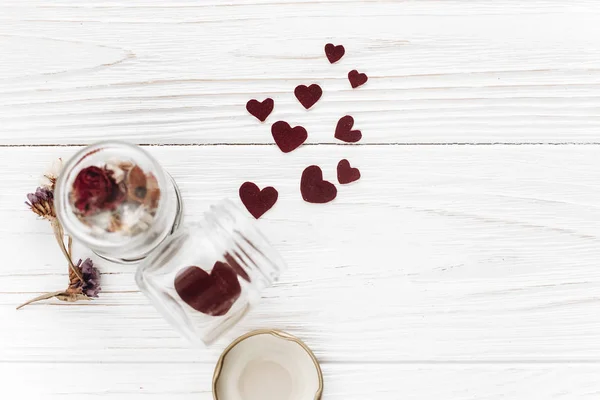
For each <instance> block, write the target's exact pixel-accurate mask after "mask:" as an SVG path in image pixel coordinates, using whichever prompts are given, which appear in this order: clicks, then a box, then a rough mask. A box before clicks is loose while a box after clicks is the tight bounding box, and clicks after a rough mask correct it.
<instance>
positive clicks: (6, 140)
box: [0, 0, 600, 144]
mask: <svg viewBox="0 0 600 400" xmlns="http://www.w3.org/2000/svg"><path fill="white" fill-rule="evenodd" d="M3 3H4V4H5V5H3V8H2V15H0V52H1V53H2V63H1V64H2V65H0V144H58V143H62V144H65V143H75V144H84V143H89V142H91V141H96V140H99V139H105V138H121V139H130V140H133V141H136V142H138V143H271V142H272V138H271V135H270V132H269V124H265V125H261V124H259V123H257V121H255V120H254V119H253V118H252V117H250V116H249V115H247V113H246V111H245V110H244V104H245V103H246V101H247V100H248V99H250V98H264V97H266V96H272V97H273V98H275V100H276V107H275V111H274V113H273V115H272V116H271V118H270V119H269V122H274V121H276V120H277V119H283V120H287V121H289V122H290V123H292V124H301V125H304V126H305V127H306V128H307V129H308V131H309V134H310V135H309V136H310V137H309V142H310V143H333V142H335V139H334V138H333V131H334V127H335V124H336V122H337V120H338V119H339V118H340V117H342V116H343V115H345V114H351V115H353V116H354V117H355V119H356V126H357V128H358V129H361V130H362V131H363V133H364V139H363V142H362V143H455V142H461V143H462V142H464V143H494V142H509V143H537V142H541V143H561V142H588V143H589V142H594V143H595V142H598V141H599V140H598V133H597V132H598V131H599V128H600V117H599V116H598V112H597V110H598V108H599V107H600V95H599V94H600V69H599V68H598V58H597V49H598V48H599V46H600V25H598V24H597V23H596V22H597V20H598V18H599V16H600V3H598V2H596V1H589V0H588V1H585V0H576V1H570V2H563V1H536V2H529V3H526V4H523V3H521V2H514V1H509V0H504V1H495V0H494V1H491V0H488V1H481V2H476V3H474V2H471V1H465V0H463V1H452V2H430V1H412V2H397V1H376V2H374V1H369V2H356V1H328V2H314V1H308V2H307V1H300V2H299V1H289V2H287V1H286V2H276V3H274V2H268V1H244V2H228V3H225V4H222V2H210V3H205V2H193V1H179V2H177V3H172V2H169V3H168V4H167V3H164V2H155V1H135V2H131V1H128V2H125V3H121V2H107V1H98V0H96V1H87V2H85V4H83V3H81V2H79V1H64V2H61V3H58V4H54V3H53V4H47V2H39V1H5V2H3ZM307 21H310V22H307ZM329 41H332V42H336V43H342V44H344V45H346V48H347V55H346V56H345V57H344V58H343V59H342V61H341V62H340V63H338V64H335V65H330V64H329V63H328V62H327V60H326V59H325V57H324V56H323V45H324V44H325V43H327V42H329ZM355 68H356V69H359V70H361V71H365V72H367V73H368V75H369V76H370V80H369V82H368V84H367V85H365V86H364V87H362V88H360V89H358V90H352V89H351V88H350V86H349V84H348V81H347V79H346V74H347V72H348V71H349V70H351V69H355ZM313 82H317V83H319V84H321V85H322V86H323V88H324V91H325V92H324V93H325V94H324V96H323V98H322V100H321V101H320V102H319V103H317V105H316V106H315V107H314V109H312V110H311V111H310V112H306V111H305V110H304V109H303V108H302V107H301V106H300V105H299V104H298V102H297V101H296V99H295V98H294V97H293V94H292V92H293V88H294V87H295V86H296V85H298V84H309V83H313Z"/></svg>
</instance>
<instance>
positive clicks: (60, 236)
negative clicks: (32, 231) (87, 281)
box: [52, 219, 83, 282]
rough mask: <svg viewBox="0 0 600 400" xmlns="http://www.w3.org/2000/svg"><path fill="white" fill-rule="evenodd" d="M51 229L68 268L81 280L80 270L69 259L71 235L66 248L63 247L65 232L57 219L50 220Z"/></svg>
mask: <svg viewBox="0 0 600 400" xmlns="http://www.w3.org/2000/svg"><path fill="white" fill-rule="evenodd" d="M52 230H54V237H56V241H57V242H58V247H60V249H61V250H62V252H63V254H64V255H65V258H66V259H67V262H68V263H69V268H71V271H73V273H74V274H75V275H76V276H77V278H79V280H80V281H81V282H83V275H81V272H80V271H79V269H78V268H77V267H76V266H75V264H73V260H72V259H71V247H72V239H71V237H70V236H69V241H70V243H69V250H67V248H66V247H65V241H64V236H65V232H64V230H63V228H62V225H61V224H60V222H58V220H57V219H55V220H53V221H52Z"/></svg>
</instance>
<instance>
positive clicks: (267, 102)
mask: <svg viewBox="0 0 600 400" xmlns="http://www.w3.org/2000/svg"><path fill="white" fill-rule="evenodd" d="M274 105H275V102H274V101H273V99H271V98H266V99H264V100H263V101H262V102H260V101H258V100H255V99H252V100H248V102H247V103H246V110H248V112H249V113H250V114H252V115H254V116H255V117H256V118H257V119H258V120H259V121H261V122H265V120H266V119H267V117H268V116H269V114H271V111H273V106H274Z"/></svg>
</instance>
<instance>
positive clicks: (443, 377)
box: [0, 363, 600, 400]
mask: <svg viewBox="0 0 600 400" xmlns="http://www.w3.org/2000/svg"><path fill="white" fill-rule="evenodd" d="M0 372H3V375H4V374H5V373H7V372H8V373H9V374H10V376H12V377H15V379H11V380H3V388H4V389H5V390H6V389H8V391H9V393H15V394H18V395H19V398H23V399H44V400H64V399H67V400H69V399H81V398H109V399H112V398H114V399H128V400H129V399H131V400H143V399H148V398H150V399H174V400H212V394H211V391H210V387H211V380H212V372H213V366H212V365H208V364H190V363H185V364H170V363H164V364H157V365H148V364H95V363H91V364H90V363H83V364H80V363H49V364H0ZM323 373H324V378H325V395H324V396H323V398H324V399H331V400H360V399H365V398H366V399H372V400H390V399H408V400H422V399H435V398H440V399H461V400H481V399H486V400H504V399H514V400H532V399H533V400H563V399H577V400H596V399H597V398H598V395H600V392H599V391H598V374H599V373H600V368H599V367H598V366H597V365H585V364H584V365H581V364H575V365H554V364H550V365H544V364H542V365H535V364H534V365H518V366H507V365H487V364H484V365H427V364H425V365H365V366H361V365H354V364H350V365H345V364H334V365H330V364H326V365H324V366H323ZM40 378H42V381H43V382H44V385H35V384H32V381H35V382H36V383H37V382H39V381H40Z"/></svg>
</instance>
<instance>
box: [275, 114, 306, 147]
mask: <svg viewBox="0 0 600 400" xmlns="http://www.w3.org/2000/svg"><path fill="white" fill-rule="evenodd" d="M271 134H272V135H273V139H275V143H277V146H279V148H280V149H281V151H283V152H284V153H289V152H290V151H292V150H294V149H296V148H298V146H300V145H301V144H302V143H304V141H305V140H306V139H307V138H308V133H307V132H306V129H304V128H303V127H301V126H295V127H293V128H292V127H291V126H290V124H288V123H287V122H285V121H277V122H275V123H274V124H273V125H272V126H271Z"/></svg>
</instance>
